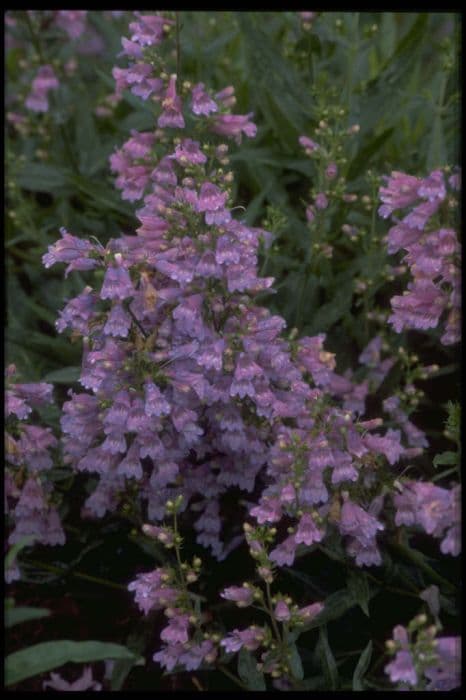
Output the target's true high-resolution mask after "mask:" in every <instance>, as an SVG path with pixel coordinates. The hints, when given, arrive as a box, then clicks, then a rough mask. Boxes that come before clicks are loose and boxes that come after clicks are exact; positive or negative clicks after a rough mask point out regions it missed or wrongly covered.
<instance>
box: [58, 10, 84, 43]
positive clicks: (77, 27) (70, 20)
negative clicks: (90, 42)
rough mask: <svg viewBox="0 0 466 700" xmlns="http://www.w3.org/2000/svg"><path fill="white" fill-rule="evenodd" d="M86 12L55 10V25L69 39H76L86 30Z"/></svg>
mask: <svg viewBox="0 0 466 700" xmlns="http://www.w3.org/2000/svg"><path fill="white" fill-rule="evenodd" d="M86 15H87V10H56V11H55V24H56V25H57V27H60V29H63V31H65V32H66V33H67V34H68V36H69V38H70V39H78V38H79V37H80V36H81V34H83V33H84V31H85V30H86V20H87V17H86Z"/></svg>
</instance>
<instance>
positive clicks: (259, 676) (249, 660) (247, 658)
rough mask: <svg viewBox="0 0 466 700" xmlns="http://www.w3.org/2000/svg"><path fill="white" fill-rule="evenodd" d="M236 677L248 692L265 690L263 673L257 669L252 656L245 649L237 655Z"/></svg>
mask: <svg viewBox="0 0 466 700" xmlns="http://www.w3.org/2000/svg"><path fill="white" fill-rule="evenodd" d="M238 675H239V677H240V678H241V680H242V681H243V682H244V683H245V684H246V685H247V686H248V688H249V690H267V686H266V685H265V680H264V675H263V673H261V671H259V670H258V669H257V662H256V660H255V658H254V656H253V655H252V654H251V652H250V651H248V650H247V649H245V647H242V648H241V650H240V652H239V654H238Z"/></svg>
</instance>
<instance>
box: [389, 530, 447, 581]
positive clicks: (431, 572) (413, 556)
mask: <svg viewBox="0 0 466 700" xmlns="http://www.w3.org/2000/svg"><path fill="white" fill-rule="evenodd" d="M389 544H390V546H391V547H392V548H393V549H395V550H396V551H397V552H399V553H400V554H401V555H402V556H404V557H405V558H406V559H409V560H410V561H412V562H413V564H416V566H418V567H419V568H420V569H422V570H423V571H424V572H425V573H426V574H428V576H429V577H430V578H431V579H432V580H433V581H436V582H437V583H438V584H440V585H442V586H444V587H445V588H446V589H447V590H448V591H450V592H452V593H454V592H456V587H455V586H454V585H453V584H452V583H450V581H447V580H446V579H445V578H443V576H440V574H438V573H437V572H436V571H435V569H433V568H432V567H431V566H429V564H427V563H426V562H425V561H424V558H423V557H422V556H421V555H420V554H417V552H413V551H412V550H411V549H409V547H405V545H403V544H400V543H399V542H395V541H393V540H391V541H390V542H389Z"/></svg>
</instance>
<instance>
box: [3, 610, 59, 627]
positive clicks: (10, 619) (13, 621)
mask: <svg viewBox="0 0 466 700" xmlns="http://www.w3.org/2000/svg"><path fill="white" fill-rule="evenodd" d="M49 615H50V610H47V609H46V608H29V607H21V606H19V607H17V608H12V609H10V610H5V627H14V625H19V624H20V623H21V622H28V621H29V620H39V619H40V618H42V617H48V616H49Z"/></svg>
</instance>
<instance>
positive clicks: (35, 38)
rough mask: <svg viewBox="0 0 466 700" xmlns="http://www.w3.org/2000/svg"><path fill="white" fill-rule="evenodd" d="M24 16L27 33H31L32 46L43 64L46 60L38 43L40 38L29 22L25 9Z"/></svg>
mask: <svg viewBox="0 0 466 700" xmlns="http://www.w3.org/2000/svg"><path fill="white" fill-rule="evenodd" d="M24 17H25V19H26V25H27V28H28V30H29V34H30V35H31V41H32V43H33V45H34V48H35V50H36V52H37V55H38V56H39V60H40V62H41V63H42V64H43V65H44V64H45V63H46V60H45V58H44V54H43V53H42V46H41V43H40V39H39V37H38V36H37V34H36V32H35V31H34V26H33V24H32V22H31V18H30V17H29V12H28V11H27V10H25V12H24Z"/></svg>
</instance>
